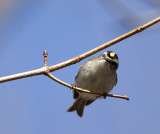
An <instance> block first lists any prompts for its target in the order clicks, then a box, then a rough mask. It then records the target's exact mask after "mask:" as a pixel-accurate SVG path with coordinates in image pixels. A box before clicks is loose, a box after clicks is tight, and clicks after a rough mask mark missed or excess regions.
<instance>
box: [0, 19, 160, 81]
mask: <svg viewBox="0 0 160 134" xmlns="http://www.w3.org/2000/svg"><path fill="white" fill-rule="evenodd" d="M159 21H160V17H158V18H156V19H154V20H152V21H150V22H148V23H146V24H144V25H142V26H140V27H138V28H136V29H134V30H132V31H130V32H128V33H126V34H124V35H122V36H119V37H117V38H115V39H113V40H111V41H109V42H107V43H105V44H103V45H101V46H99V47H97V48H94V49H92V50H90V51H88V52H86V53H84V54H82V55H80V56H77V57H74V58H72V59H69V60H67V61H64V62H62V63H59V64H56V65H53V66H49V67H47V64H46V63H47V61H46V60H44V62H45V63H44V67H42V68H40V69H36V70H32V71H28V72H24V73H19V74H15V75H10V76H5V77H1V78H0V83H3V82H7V81H11V80H16V79H21V78H26V77H31V76H35V75H41V74H46V73H48V72H53V71H55V70H58V69H61V68H64V67H66V66H69V65H72V64H75V63H77V62H79V61H81V60H83V59H84V58H87V57H89V56H91V55H93V54H95V53H97V52H99V51H101V50H103V49H105V48H107V47H109V46H111V45H114V44H116V43H118V42H120V41H122V40H124V39H126V38H128V37H130V36H132V35H134V34H136V33H139V32H141V31H143V30H144V29H146V28H148V27H150V26H152V25H154V24H155V23H157V22H159ZM44 55H45V56H46V55H47V54H46V53H45V54H44Z"/></svg>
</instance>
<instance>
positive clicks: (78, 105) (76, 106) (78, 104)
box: [67, 97, 87, 117]
mask: <svg viewBox="0 0 160 134" xmlns="http://www.w3.org/2000/svg"><path fill="white" fill-rule="evenodd" d="M86 102H87V100H86V99H83V98H81V97H78V98H77V99H76V100H75V102H74V103H73V104H72V106H71V107H69V108H68V110H67V111H68V112H73V111H75V110H76V111H77V114H78V115H79V116H80V117H82V116H83V112H84V107H85V105H86Z"/></svg>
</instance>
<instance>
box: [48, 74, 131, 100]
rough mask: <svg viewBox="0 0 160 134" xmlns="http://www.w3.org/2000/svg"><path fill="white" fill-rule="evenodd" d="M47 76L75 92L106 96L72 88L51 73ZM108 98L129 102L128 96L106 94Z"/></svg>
mask: <svg viewBox="0 0 160 134" xmlns="http://www.w3.org/2000/svg"><path fill="white" fill-rule="evenodd" d="M46 75H47V76H48V77H49V78H51V79H52V80H54V81H56V82H58V83H60V84H62V85H64V86H66V87H69V88H71V89H73V90H77V91H79V92H84V93H89V94H95V95H98V96H104V94H98V93H93V92H91V91H89V90H86V89H83V88H79V87H76V86H72V85H70V84H68V83H65V82H63V81H61V80H59V79H58V78H56V77H55V76H53V75H52V74H51V73H46ZM106 96H109V97H115V98H121V99H125V100H129V97H128V96H126V95H115V94H106V95H105V96H104V97H106Z"/></svg>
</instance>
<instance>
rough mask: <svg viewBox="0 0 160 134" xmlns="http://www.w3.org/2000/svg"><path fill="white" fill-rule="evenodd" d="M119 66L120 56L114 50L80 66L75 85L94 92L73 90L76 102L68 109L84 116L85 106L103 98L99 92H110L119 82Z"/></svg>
mask: <svg viewBox="0 0 160 134" xmlns="http://www.w3.org/2000/svg"><path fill="white" fill-rule="evenodd" d="M118 66H119V60H118V56H117V54H116V53H114V52H113V51H106V52H104V53H103V54H101V55H99V56H97V57H94V58H91V59H90V60H88V61H87V62H85V63H84V64H83V65H82V66H80V68H79V69H78V73H77V75H76V77H75V86H76V87H79V88H83V89H86V90H89V91H90V92H93V93H94V94H90V93H85V92H79V91H76V90H73V98H74V99H75V102H74V103H73V104H72V105H71V106H70V107H69V108H68V110H67V111H68V112H73V111H76V112H77V114H78V116H79V117H82V116H83V113H84V108H85V106H88V105H90V104H91V103H93V102H94V101H95V100H96V99H98V98H102V96H99V95H98V94H108V93H109V92H110V91H111V90H112V89H113V87H114V86H115V85H116V84H117V81H118V79H117V73H116V71H117V69H118Z"/></svg>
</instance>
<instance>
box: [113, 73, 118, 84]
mask: <svg viewBox="0 0 160 134" xmlns="http://www.w3.org/2000/svg"><path fill="white" fill-rule="evenodd" d="M117 81H118V78H117V74H116V80H115V83H114V85H117Z"/></svg>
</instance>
